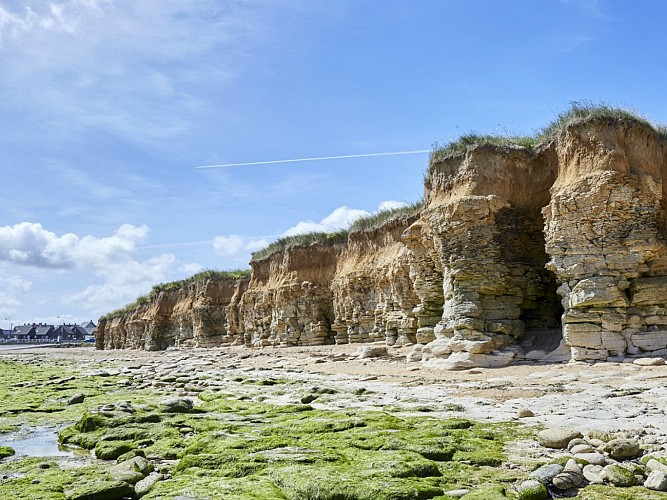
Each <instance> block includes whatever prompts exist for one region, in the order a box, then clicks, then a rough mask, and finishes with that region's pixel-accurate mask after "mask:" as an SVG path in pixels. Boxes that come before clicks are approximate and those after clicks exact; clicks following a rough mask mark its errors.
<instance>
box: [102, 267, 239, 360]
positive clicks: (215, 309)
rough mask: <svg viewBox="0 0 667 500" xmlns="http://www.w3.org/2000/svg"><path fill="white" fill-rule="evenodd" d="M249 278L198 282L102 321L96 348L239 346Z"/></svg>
mask: <svg viewBox="0 0 667 500" xmlns="http://www.w3.org/2000/svg"><path fill="white" fill-rule="evenodd" d="M248 281H249V279H248V278H224V279H210V278H206V279H203V280H197V281H194V282H191V283H188V284H186V285H184V286H183V287H182V288H177V289H174V290H168V291H163V292H160V293H158V294H155V295H153V296H152V297H151V298H150V299H149V300H147V301H144V302H142V303H140V304H138V305H137V306H136V307H135V308H133V309H130V310H128V311H126V312H123V313H121V314H117V315H114V316H111V317H107V318H102V319H100V321H99V324H98V326H97V330H96V332H95V344H96V346H97V348H98V349H123V348H128V349H146V350H149V351H152V350H160V349H166V348H167V347H170V346H183V347H187V346H192V347H208V346H216V345H231V344H238V343H243V335H242V334H241V333H240V321H239V316H238V311H239V302H240V299H241V297H242V296H243V293H244V292H245V290H246V288H247V286H248Z"/></svg>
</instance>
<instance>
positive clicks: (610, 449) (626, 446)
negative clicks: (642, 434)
mask: <svg viewBox="0 0 667 500" xmlns="http://www.w3.org/2000/svg"><path fill="white" fill-rule="evenodd" d="M604 451H605V452H606V453H608V454H609V456H610V457H611V458H613V459H615V460H624V459H632V458H635V457H637V456H638V455H639V454H640V449H639V443H638V442H637V441H635V440H633V439H612V440H611V441H609V442H608V443H607V444H606V445H605V447H604Z"/></svg>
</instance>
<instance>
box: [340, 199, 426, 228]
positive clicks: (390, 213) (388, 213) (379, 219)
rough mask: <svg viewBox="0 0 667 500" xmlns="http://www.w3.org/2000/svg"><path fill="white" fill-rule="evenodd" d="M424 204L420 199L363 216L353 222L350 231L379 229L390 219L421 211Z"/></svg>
mask: <svg viewBox="0 0 667 500" xmlns="http://www.w3.org/2000/svg"><path fill="white" fill-rule="evenodd" d="M423 206H424V202H423V201H418V202H416V203H413V204H412V205H407V206H405V207H398V208H392V209H390V210H382V211H381V212H378V213H376V214H373V215H369V216H367V217H362V218H360V219H357V220H356V221H355V222H353V223H352V225H351V226H350V232H351V233H354V232H357V231H370V230H374V229H378V228H379V227H380V226H382V225H384V224H386V223H387V222H389V221H392V220H396V219H398V218H400V217H409V216H411V215H415V214H417V213H419V212H420V211H421V209H422V208H423Z"/></svg>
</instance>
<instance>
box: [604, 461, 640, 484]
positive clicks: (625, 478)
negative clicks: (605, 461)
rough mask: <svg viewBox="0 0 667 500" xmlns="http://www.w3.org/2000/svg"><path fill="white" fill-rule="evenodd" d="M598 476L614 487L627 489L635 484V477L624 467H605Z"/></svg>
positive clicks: (612, 465)
mask: <svg viewBox="0 0 667 500" xmlns="http://www.w3.org/2000/svg"><path fill="white" fill-rule="evenodd" d="M600 476H601V477H602V479H604V480H605V481H607V482H609V483H611V484H613V485H614V486H620V487H623V488H627V487H629V486H634V484H635V475H634V474H633V473H632V472H631V471H629V470H628V469H626V468H625V467H621V466H620V465H616V464H611V465H607V466H606V467H605V468H604V469H602V472H601V473H600Z"/></svg>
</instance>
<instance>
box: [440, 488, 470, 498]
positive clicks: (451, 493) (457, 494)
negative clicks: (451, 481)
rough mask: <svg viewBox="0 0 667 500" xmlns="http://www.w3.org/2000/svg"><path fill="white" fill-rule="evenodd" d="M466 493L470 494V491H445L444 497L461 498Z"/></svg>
mask: <svg viewBox="0 0 667 500" xmlns="http://www.w3.org/2000/svg"><path fill="white" fill-rule="evenodd" d="M468 493H470V490H464V489H460V490H449V491H445V495H447V496H449V497H454V498H461V497H463V496H465V495H467V494H468Z"/></svg>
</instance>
